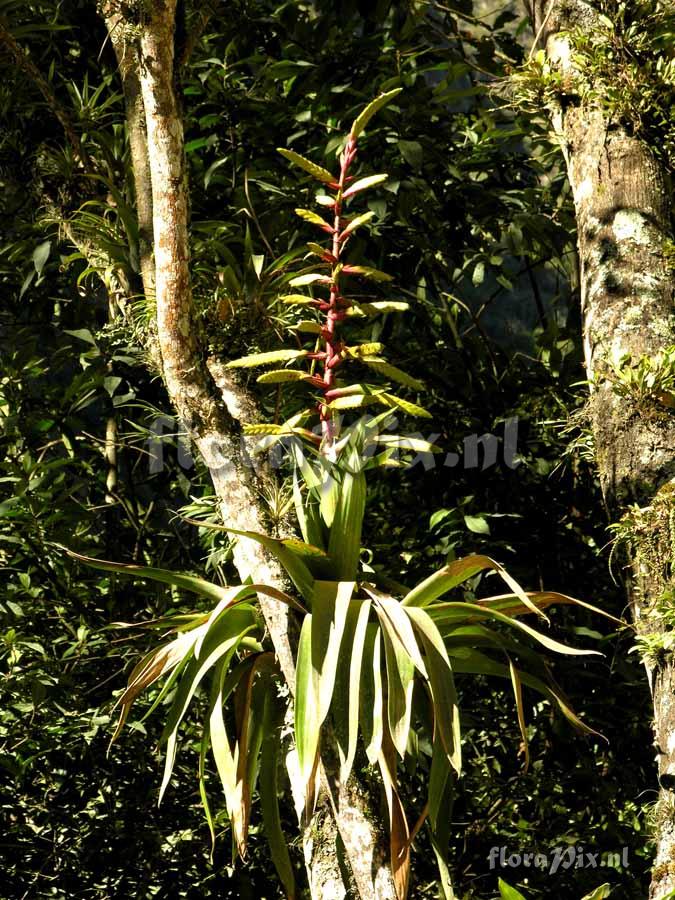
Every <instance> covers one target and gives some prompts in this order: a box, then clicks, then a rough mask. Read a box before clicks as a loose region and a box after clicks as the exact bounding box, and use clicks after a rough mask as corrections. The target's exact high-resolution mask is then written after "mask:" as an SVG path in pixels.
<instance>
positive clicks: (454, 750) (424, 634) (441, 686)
mask: <svg viewBox="0 0 675 900" xmlns="http://www.w3.org/2000/svg"><path fill="white" fill-rule="evenodd" d="M405 612H406V614H407V615H408V616H410V619H411V621H412V623H413V625H414V626H415V629H416V630H417V632H418V633H419V635H420V637H421V639H422V643H423V645H424V652H425V656H426V665H427V671H428V673H429V685H430V687H431V696H432V698H433V707H434V720H435V725H436V729H437V730H438V735H439V737H440V739H441V743H442V745H443V747H444V749H445V752H446V753H447V755H448V760H449V761H450V764H451V765H452V767H453V769H454V770H455V771H456V772H457V774H458V775H459V774H461V770H462V750H461V738H462V733H461V728H460V723H459V704H458V700H457V691H456V690H455V679H454V677H453V674H452V666H451V665H450V660H449V659H448V653H447V650H446V649H445V645H444V643H443V638H442V637H441V634H440V632H439V631H438V628H436V626H435V625H434V623H433V620H432V619H431V618H430V617H429V616H428V615H427V613H426V612H425V611H424V610H423V609H420V608H419V607H415V606H409V607H407V608H406V610H405Z"/></svg>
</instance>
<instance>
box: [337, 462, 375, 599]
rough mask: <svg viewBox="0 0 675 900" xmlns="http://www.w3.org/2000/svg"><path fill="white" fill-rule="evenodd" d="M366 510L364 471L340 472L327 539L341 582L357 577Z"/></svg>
mask: <svg viewBox="0 0 675 900" xmlns="http://www.w3.org/2000/svg"><path fill="white" fill-rule="evenodd" d="M365 509H366V477H365V475H364V473H363V472H355V473H352V472H346V471H345V472H343V474H342V481H341V484H340V490H339V494H338V500H337V506H336V509H335V515H334V517H333V523H332V525H331V528H330V539H329V541H328V552H329V554H330V555H331V557H332V558H333V559H334V561H335V567H336V572H337V576H336V577H337V578H339V579H340V580H341V581H350V580H353V579H355V578H356V575H357V572H358V568H359V559H360V556H361V529H362V527H363V516H364V514H365Z"/></svg>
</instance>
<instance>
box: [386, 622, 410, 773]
mask: <svg viewBox="0 0 675 900" xmlns="http://www.w3.org/2000/svg"><path fill="white" fill-rule="evenodd" d="M380 621H381V622H383V628H382V637H383V640H384V654H385V659H386V663H387V721H388V723H389V731H390V733H391V739H392V741H393V744H394V747H395V748H396V751H397V753H398V754H399V756H401V758H402V757H403V756H405V750H406V746H407V745H408V735H409V732H410V719H411V715H412V696H413V688H414V685H415V666H414V664H413V661H412V659H411V658H410V655H409V654H408V652H407V651H406V649H405V647H404V646H403V644H402V643H401V642H400V641H399V639H398V637H397V636H396V633H395V632H394V631H392V630H391V628H390V627H389V625H388V623H387V624H386V625H385V624H384V622H386V617H382V616H381V617H380Z"/></svg>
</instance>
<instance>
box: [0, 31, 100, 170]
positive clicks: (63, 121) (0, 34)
mask: <svg viewBox="0 0 675 900" xmlns="http://www.w3.org/2000/svg"><path fill="white" fill-rule="evenodd" d="M0 44H2V45H3V46H4V47H5V48H6V49H7V50H8V51H9V54H10V56H11V57H12V59H13V60H14V63H15V64H16V66H17V67H18V68H19V69H20V70H21V71H22V72H24V73H25V74H26V75H28V77H29V78H30V80H31V81H32V82H33V83H34V84H35V86H36V87H37V89H38V90H39V91H40V93H41V94H42V96H43V98H44V100H45V102H46V104H47V106H48V107H49V109H50V110H51V112H52V114H53V115H54V117H55V118H56V119H57V120H58V122H59V124H60V125H61V127H62V128H63V131H64V133H65V135H66V138H67V139H68V143H69V144H70V146H71V147H72V149H73V153H74V155H75V157H76V159H78V160H79V161H80V162H81V163H82V164H83V165H84V166H85V167H87V168H90V167H91V161H90V159H89V157H88V155H87V152H86V150H85V149H84V148H83V146H82V143H81V141H80V137H79V135H78V134H77V132H76V131H75V129H74V127H73V123H72V122H71V119H70V116H69V115H68V113H67V111H66V110H65V109H64V107H63V106H62V105H61V103H60V101H59V100H58V98H57V97H56V94H55V93H54V90H53V88H52V86H51V84H50V83H49V82H48V81H47V79H46V78H45V77H44V75H43V74H42V73H41V72H40V70H39V69H38V67H37V66H36V65H35V63H34V62H33V60H32V59H31V58H30V56H29V55H28V54H27V53H26V51H25V50H24V49H23V47H21V46H19V44H18V43H17V42H16V40H15V39H14V36H13V35H12V34H11V33H10V32H9V31H8V30H7V28H6V27H5V26H4V25H3V23H2V21H0Z"/></svg>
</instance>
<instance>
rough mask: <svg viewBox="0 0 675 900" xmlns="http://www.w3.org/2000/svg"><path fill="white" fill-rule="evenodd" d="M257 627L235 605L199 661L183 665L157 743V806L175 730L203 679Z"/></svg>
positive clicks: (250, 612) (250, 616) (172, 758)
mask: <svg viewBox="0 0 675 900" xmlns="http://www.w3.org/2000/svg"><path fill="white" fill-rule="evenodd" d="M256 628H257V624H256V621H255V617H254V614H253V609H252V607H250V606H244V605H240V606H235V607H234V608H233V609H231V610H228V612H227V614H226V615H224V616H223V617H222V618H221V619H220V621H219V622H218V623H217V624H216V626H215V627H214V628H213V629H211V631H210V633H209V636H208V638H207V640H206V641H205V642H204V647H203V651H202V656H201V658H200V659H199V660H197V659H196V658H193V659H191V660H190V662H189V663H188V665H187V666H186V668H185V671H184V672H183V674H182V676H181V679H180V681H179V684H178V689H177V690H176V696H175V697H174V701H173V703H172V705H171V709H170V710H169V715H168V717H167V721H166V724H165V726H164V731H163V732H162V736H161V738H160V743H164V742H165V741H166V758H165V763H164V776H163V778H162V784H161V787H160V790H159V802H160V803H161V801H162V798H163V796H164V792H165V791H166V788H167V786H168V784H169V780H170V779H171V773H172V771H173V765H174V762H175V759H176V749H177V743H178V729H179V727H180V724H181V722H182V721H183V717H184V716H185V713H186V712H187V708H188V706H189V704H190V700H191V699H192V697H193V696H194V693H195V691H196V690H197V688H198V687H199V684H200V682H201V680H202V678H203V677H204V675H205V674H206V673H207V672H208V670H209V669H211V668H212V667H213V666H214V665H215V664H216V663H217V662H218V660H219V659H221V657H223V656H225V654H228V653H229V654H230V656H231V655H232V653H234V650H235V649H236V647H237V646H238V644H239V642H240V641H241V639H242V638H243V637H244V636H245V635H246V634H248V633H249V632H251V631H253V630H254V629H256Z"/></svg>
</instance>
